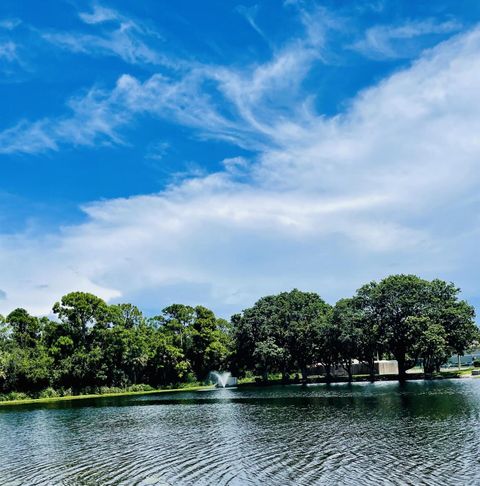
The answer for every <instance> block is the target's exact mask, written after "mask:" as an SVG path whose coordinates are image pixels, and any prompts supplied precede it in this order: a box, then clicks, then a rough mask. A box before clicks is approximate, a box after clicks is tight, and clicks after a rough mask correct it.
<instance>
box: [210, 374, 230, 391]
mask: <svg viewBox="0 0 480 486" xmlns="http://www.w3.org/2000/svg"><path fill="white" fill-rule="evenodd" d="M210 375H211V376H212V378H213V379H214V380H215V381H216V384H217V387H218V388H225V387H226V386H227V385H228V379H229V378H230V377H231V376H232V374H231V373H230V371H223V372H218V371H212V372H210Z"/></svg>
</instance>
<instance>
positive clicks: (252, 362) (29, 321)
mask: <svg viewBox="0 0 480 486" xmlns="http://www.w3.org/2000/svg"><path fill="white" fill-rule="evenodd" d="M53 317H54V318H52V319H50V318H47V317H41V318H40V317H36V316H32V315H30V314H29V313H28V312H27V310H25V309H22V308H18V309H14V310H13V311H12V312H10V313H9V314H8V315H7V316H6V317H2V316H0V389H1V391H2V392H3V393H8V392H10V391H24V392H28V393H36V392H39V391H40V390H44V389H46V388H53V389H56V390H67V391H70V392H72V393H80V392H83V391H88V390H95V389H98V388H101V387H128V386H135V385H140V384H142V385H149V386H154V387H158V386H166V385H173V384H179V383H182V382H189V381H190V382H196V381H201V380H204V379H205V378H206V377H207V376H208V373H209V371H213V370H222V369H230V370H232V371H234V372H235V374H239V375H243V374H245V373H247V372H250V373H255V374H258V375H260V376H261V377H263V379H267V377H268V374H269V373H281V375H282V376H283V378H285V379H286V378H287V377H288V376H289V375H291V374H293V373H295V374H297V373H300V374H301V375H302V377H303V379H306V378H307V376H308V374H309V373H310V372H311V370H312V369H314V368H316V367H319V366H322V367H323V370H324V372H325V375H326V378H327V380H328V379H329V378H330V376H331V373H332V370H333V369H334V368H337V367H343V368H344V369H345V370H346V372H347V374H348V377H349V379H352V364H353V363H354V362H356V361H358V362H361V363H365V364H366V365H367V367H368V369H369V372H370V376H371V378H372V379H373V378H374V375H375V369H374V362H375V360H376V359H377V358H379V357H380V358H381V357H383V358H394V359H396V360H397V361H398V365H399V379H401V380H404V379H405V377H406V375H405V373H406V371H407V370H408V368H410V367H412V366H414V365H415V364H419V363H421V364H422V365H423V367H424V371H425V373H433V372H434V371H437V370H439V368H440V366H441V365H442V364H443V363H445V361H446V360H447V359H448V357H450V356H451V355H452V354H463V353H464V352H465V351H466V350H467V349H468V348H469V347H470V346H471V345H472V344H473V343H475V342H477V343H478V339H479V331H478V328H477V326H476V324H475V312H474V309H473V307H472V306H471V305H470V304H468V303H467V302H466V301H464V300H461V299H460V289H458V288H457V287H456V286H455V285H454V284H452V283H447V282H444V281H442V280H438V279H437V280H432V281H428V280H424V279H421V278H419V277H417V276H414V275H392V276H389V277H387V278H385V279H383V280H381V281H379V282H370V283H368V284H366V285H364V286H362V287H360V288H359V289H358V291H357V292H356V293H355V295H353V296H352V297H350V298H345V299H340V300H339V301H338V302H337V303H336V304H335V305H334V306H331V305H329V304H328V303H326V302H325V301H324V300H323V299H322V298H321V297H320V296H319V295H318V294H316V293H314V292H302V291H300V290H297V289H294V290H292V291H290V292H281V293H279V294H276V295H269V296H266V297H262V298H261V299H259V300H258V301H257V302H256V303H255V304H254V305H253V306H252V307H250V308H247V309H245V310H243V311H242V312H241V313H239V314H235V315H234V316H232V318H231V320H230V321H227V320H225V319H221V318H218V317H217V316H215V314H214V313H213V311H211V310H210V309H207V308H206V307H203V306H200V305H197V306H189V305H184V304H172V305H169V306H168V307H166V308H164V309H163V310H162V311H161V312H160V313H159V314H158V315H156V316H153V317H146V316H144V315H143V313H142V312H141V310H140V309H138V308H137V307H136V306H135V305H133V304H130V303H119V304H111V305H110V304H108V303H106V302H105V301H104V300H102V299H101V298H99V297H97V296H95V295H93V294H90V293H85V292H72V293H69V294H67V295H65V296H63V297H62V298H61V299H60V301H58V302H56V303H55V304H54V306H53Z"/></svg>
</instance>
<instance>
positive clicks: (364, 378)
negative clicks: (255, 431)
mask: <svg viewBox="0 0 480 486" xmlns="http://www.w3.org/2000/svg"><path fill="white" fill-rule="evenodd" d="M470 373H471V369H465V370H461V371H459V370H455V371H442V372H440V375H436V376H432V377H425V376H424V374H423V373H408V374H407V380H406V381H420V380H424V381H432V380H446V379H453V380H455V379H464V378H480V376H478V377H476V376H472V375H471V374H470ZM369 381H370V380H369V377H368V375H356V376H355V375H354V376H353V380H352V381H351V383H364V382H369ZM385 381H398V375H380V376H377V377H376V379H375V381H374V382H372V383H376V382H385ZM336 383H348V379H347V378H346V377H336V378H334V379H333V380H331V381H327V380H326V379H325V377H316V376H312V377H311V378H309V379H308V380H307V382H306V383H303V384H305V385H316V384H318V385H320V384H336ZM301 384H302V382H301V381H298V382H296V381H294V380H289V381H287V382H285V381H282V380H281V379H272V380H268V381H267V382H256V381H253V380H252V381H244V382H243V383H241V382H240V383H238V385H237V387H238V388H250V387H269V386H278V385H301ZM215 388H216V387H215V385H197V386H191V387H184V388H170V389H168V388H159V389H157V390H148V391H124V392H114V393H103V394H101V393H92V394H85V395H67V396H64V397H48V398H24V399H20V400H3V401H0V407H6V406H9V405H29V404H37V403H38V404H42V403H54V402H66V401H73V400H87V399H98V398H112V397H124V396H139V395H155V394H159V393H170V392H172V393H178V392H189V391H198V390H209V389H211V390H214V389H215Z"/></svg>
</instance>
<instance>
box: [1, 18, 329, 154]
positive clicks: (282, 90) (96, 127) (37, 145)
mask: <svg viewBox="0 0 480 486" xmlns="http://www.w3.org/2000/svg"><path fill="white" fill-rule="evenodd" d="M92 15H93V14H92ZM112 15H113V14H112ZM107 17H108V18H109V19H110V18H111V16H107V14H106V13H104V12H103V11H102V15H100V13H99V12H96V14H95V18H102V19H103V18H107ZM303 22H304V24H305V30H306V34H305V37H303V38H297V39H294V40H292V41H291V42H290V43H288V44H286V45H285V46H284V47H283V48H281V49H278V50H276V51H275V52H274V54H273V57H272V59H271V61H270V62H267V63H265V64H260V65H250V66H246V67H243V68H227V67H224V66H214V65H203V64H199V63H193V64H189V65H188V68H187V67H185V68H184V69H183V70H182V71H180V72H175V73H173V74H172V75H170V76H167V75H166V74H159V73H156V74H154V75H152V76H150V77H149V78H147V79H146V80H145V81H141V80H140V79H138V78H136V77H134V76H131V75H127V74H125V75H123V76H121V77H120V78H119V79H118V80H117V83H116V86H115V87H114V89H112V90H111V91H107V90H100V89H97V88H94V89H91V90H90V91H89V92H88V93H87V94H86V95H84V96H78V97H76V98H75V99H72V100H70V102H69V103H68V106H69V109H70V111H71V115H70V116H69V115H67V116H62V117H59V118H45V119H43V120H39V121H35V122H32V123H28V122H26V121H22V122H21V123H19V124H18V125H16V126H14V127H12V128H10V129H7V130H5V131H4V132H2V133H0V153H15V152H20V153H36V152H45V151H49V150H57V149H58V148H59V146H62V145H67V144H70V145H75V146H78V145H86V146H93V145H95V144H97V143H100V144H105V143H120V142H121V141H122V137H121V134H120V132H121V129H122V127H124V126H125V124H127V123H129V122H130V121H131V120H132V119H133V118H134V117H136V116H139V115H150V116H153V117H157V118H162V119H166V120H168V121H170V122H175V123H179V124H181V125H184V126H188V127H191V128H194V129H197V130H198V135H199V136H201V137H208V138H211V137H213V138H217V139H218V138H220V139H223V140H227V141H230V142H232V143H234V144H237V145H240V146H242V147H245V148H250V149H252V148H253V149H255V150H258V149H260V148H262V147H263V146H264V144H265V143H267V142H268V143H269V144H270V143H272V142H274V141H276V140H279V138H278V137H277V136H276V134H278V133H280V131H281V130H282V129H283V128H282V126H284V125H288V124H290V125H292V123H293V120H294V119H295V118H296V117H302V118H304V117H305V116H306V113H307V111H308V107H307V105H306V104H305V103H304V100H302V97H301V93H300V90H299V88H300V84H301V81H302V80H303V78H304V76H305V75H306V73H307V72H308V70H309V68H310V67H311V65H312V64H313V63H314V62H317V61H319V60H321V56H322V47H323V35H322V32H323V28H324V25H323V20H322V21H319V19H317V18H316V17H314V16H307V15H305V16H303ZM207 86H209V88H207ZM267 93H268V96H267ZM294 101H299V105H298V106H297V105H296V104H295V103H294ZM282 104H283V106H284V107H285V112H284V114H283V116H282V117H280V118H278V117H277V114H278V107H279V106H280V105H282ZM287 119H288V121H286V120H287ZM292 134H293V132H291V133H287V131H285V133H284V135H285V136H290V135H292ZM273 135H275V136H273ZM284 141H286V139H285V140H284Z"/></svg>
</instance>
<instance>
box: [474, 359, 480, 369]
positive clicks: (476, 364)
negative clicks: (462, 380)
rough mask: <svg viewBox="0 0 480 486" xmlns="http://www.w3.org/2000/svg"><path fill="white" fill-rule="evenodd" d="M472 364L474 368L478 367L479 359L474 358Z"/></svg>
mask: <svg viewBox="0 0 480 486" xmlns="http://www.w3.org/2000/svg"><path fill="white" fill-rule="evenodd" d="M473 366H475V368H480V359H476V360H475V361H474V362H473Z"/></svg>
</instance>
